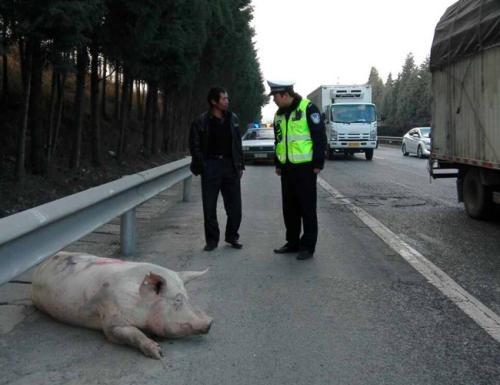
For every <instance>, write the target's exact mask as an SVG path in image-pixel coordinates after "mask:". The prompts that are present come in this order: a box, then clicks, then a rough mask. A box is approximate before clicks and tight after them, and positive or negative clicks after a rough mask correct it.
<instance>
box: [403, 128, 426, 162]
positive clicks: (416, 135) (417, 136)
mask: <svg viewBox="0 0 500 385" xmlns="http://www.w3.org/2000/svg"><path fill="white" fill-rule="evenodd" d="M430 135H431V128H430V127H415V128H412V129H411V130H410V131H408V132H407V133H406V134H405V136H403V142H402V143H401V151H402V152H403V155H404V156H408V155H409V154H415V155H417V156H418V157H419V158H424V157H428V156H429V155H430V154H431V137H430Z"/></svg>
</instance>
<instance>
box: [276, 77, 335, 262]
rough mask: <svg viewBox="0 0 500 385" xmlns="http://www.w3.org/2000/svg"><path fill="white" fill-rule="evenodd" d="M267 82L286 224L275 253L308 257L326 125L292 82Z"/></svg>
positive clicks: (313, 238)
mask: <svg viewBox="0 0 500 385" xmlns="http://www.w3.org/2000/svg"><path fill="white" fill-rule="evenodd" d="M268 84H269V87H270V88H271V93H270V95H272V96H273V100H274V102H275V103H276V105H277V106H278V108H279V109H278V111H277V112H276V115H275V117H274V132H275V136H276V157H275V164H276V174H277V175H279V176H281V194H282V201H283V202H282V203H283V217H284V221H285V227H286V243H285V245H283V246H282V247H280V248H278V249H275V250H274V252H275V253H278V254H284V253H294V252H298V255H297V259H299V260H304V259H309V258H312V257H313V255H314V251H315V248H316V242H317V239H318V218H317V215H316V200H317V197H316V180H317V176H318V174H319V172H320V171H321V169H323V166H324V163H325V148H326V134H325V126H324V124H323V121H322V119H321V113H320V111H319V110H318V108H317V107H316V106H315V105H314V104H312V103H311V102H310V101H309V100H307V99H304V98H302V97H301V96H300V95H299V94H297V93H295V92H294V90H293V85H294V83H292V82H287V81H268ZM301 227H303V234H302V236H300V232H301Z"/></svg>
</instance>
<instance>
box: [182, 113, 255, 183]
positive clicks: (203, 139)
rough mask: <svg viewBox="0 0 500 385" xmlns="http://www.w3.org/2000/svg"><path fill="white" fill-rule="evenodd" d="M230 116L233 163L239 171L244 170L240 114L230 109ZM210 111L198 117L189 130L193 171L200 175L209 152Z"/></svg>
mask: <svg viewBox="0 0 500 385" xmlns="http://www.w3.org/2000/svg"><path fill="white" fill-rule="evenodd" d="M226 116H227V117H228V118H229V126H230V129H231V135H232V156H233V165H234V168H235V169H236V170H237V171H240V170H244V169H245V165H244V163H243V149H242V147H241V134H240V123H239V119H238V116H237V115H236V114H234V113H232V112H230V111H228V112H227V115H226ZM209 121H210V112H205V113H203V114H201V115H200V116H199V117H198V118H196V119H195V120H194V121H193V123H192V124H191V130H190V132H189V151H190V152H191V156H192V161H191V172H192V173H193V174H194V175H200V174H201V173H202V172H203V164H204V161H205V159H207V154H208V135H209V132H210V130H209V129H208V128H209Z"/></svg>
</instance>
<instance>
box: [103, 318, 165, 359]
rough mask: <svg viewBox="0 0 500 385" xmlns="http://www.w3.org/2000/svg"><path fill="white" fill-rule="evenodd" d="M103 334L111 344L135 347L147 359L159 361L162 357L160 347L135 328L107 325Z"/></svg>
mask: <svg viewBox="0 0 500 385" xmlns="http://www.w3.org/2000/svg"><path fill="white" fill-rule="evenodd" d="M104 334H105V335H106V337H107V338H108V339H109V340H110V341H111V342H116V343H119V344H126V345H130V346H135V347H136V348H139V349H140V350H141V351H142V352H143V353H144V354H145V355H146V356H148V357H151V358H156V359H160V358H161V357H162V355H163V354H162V351H161V347H160V345H158V344H157V343H156V342H155V341H153V340H152V339H150V338H148V337H147V336H146V335H145V334H144V333H143V332H141V331H140V330H139V329H137V328H136V327H135V326H130V325H129V326H113V325H108V326H107V327H106V326H105V327H104Z"/></svg>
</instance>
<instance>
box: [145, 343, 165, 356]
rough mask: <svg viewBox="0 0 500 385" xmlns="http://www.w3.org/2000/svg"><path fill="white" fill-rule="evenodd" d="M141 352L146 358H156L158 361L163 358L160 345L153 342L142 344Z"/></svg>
mask: <svg viewBox="0 0 500 385" xmlns="http://www.w3.org/2000/svg"><path fill="white" fill-rule="evenodd" d="M141 350H142V352H143V353H144V354H145V355H146V356H148V357H151V358H156V359H157V360H159V359H160V358H161V357H163V353H162V351H161V347H160V345H159V344H157V343H156V342H155V341H152V340H149V341H147V342H145V343H143V344H141Z"/></svg>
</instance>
